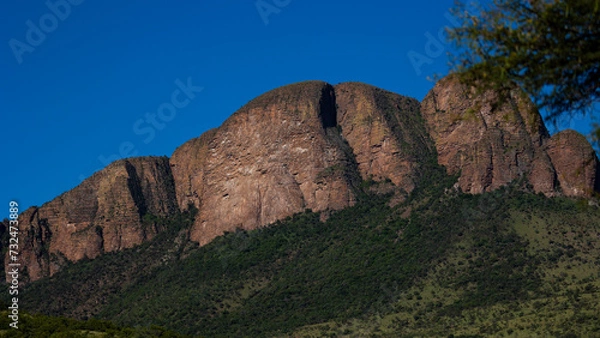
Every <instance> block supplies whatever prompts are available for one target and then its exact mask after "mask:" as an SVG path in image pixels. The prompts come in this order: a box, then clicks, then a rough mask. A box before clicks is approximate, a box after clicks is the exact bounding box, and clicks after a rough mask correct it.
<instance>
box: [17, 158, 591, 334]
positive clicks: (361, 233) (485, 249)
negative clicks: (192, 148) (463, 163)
mask: <svg viewBox="0 0 600 338" xmlns="http://www.w3.org/2000/svg"><path fill="white" fill-rule="evenodd" d="M455 182H456V179H455V178H453V177H449V176H447V175H446V174H445V172H444V170H443V168H440V167H436V168H433V169H431V170H430V172H429V174H428V175H424V178H423V181H422V184H421V185H420V186H419V187H418V189H417V190H415V191H414V192H413V193H412V194H411V195H409V197H408V198H407V199H406V201H404V202H403V203H401V204H400V205H398V206H396V207H394V208H391V207H389V205H388V197H386V196H381V195H376V194H368V193H365V196H363V197H362V198H360V199H359V201H358V202H357V204H356V205H355V206H353V207H350V208H347V209H345V210H342V211H339V212H336V213H333V214H332V215H331V216H330V217H329V219H328V220H327V221H326V222H321V221H320V215H319V214H318V213H312V212H310V211H307V212H305V213H302V214H298V215H295V216H294V217H289V218H288V219H286V220H284V221H278V222H276V223H275V224H273V225H272V226H269V227H265V228H261V229H257V230H253V231H245V230H237V231H235V232H230V233H227V234H225V235H223V236H220V237H218V238H216V239H215V240H214V241H213V242H211V243H210V244H208V245H206V246H203V247H197V246H196V245H193V244H192V243H189V242H187V241H186V239H187V237H186V234H187V229H188V228H189V227H190V225H191V222H192V219H193V215H194V214H195V210H194V208H191V209H190V211H189V212H187V213H184V214H181V215H177V216H175V217H173V218H170V219H155V220H153V222H158V223H160V224H162V225H163V226H164V228H165V229H166V230H165V231H164V232H161V233H160V234H158V235H157V237H156V238H155V239H154V240H153V241H151V242H150V243H146V244H144V245H142V246H140V247H137V248H134V249H130V250H125V251H122V252H118V253H113V254H107V255H104V256H101V257H98V258H97V259H95V260H88V261H85V262H80V263H77V264H73V265H71V266H69V267H68V268H66V269H65V270H63V271H61V272H59V273H57V274H56V275H55V276H53V277H52V278H49V279H45V280H41V281H38V282H36V283H33V284H32V285H30V286H29V287H27V288H26V289H25V290H24V292H23V297H22V300H21V301H22V304H23V306H24V307H25V308H26V309H30V310H31V309H36V310H37V311H40V312H43V313H47V314H52V315H69V316H82V315H85V316H90V317H94V318H101V319H104V320H111V321H114V322H115V323H118V324H119V325H124V326H130V327H140V328H149V327H151V326H152V325H160V326H161V327H165V328H168V329H171V330H175V331H177V332H180V333H182V334H189V335H203V336H210V337H233V336H235V337H266V336H269V337H270V336H288V335H298V336H311V335H312V336H335V335H338V336H343V335H355V336H390V337H397V336H406V337H410V336H427V337H448V335H449V334H453V335H454V336H455V337H478V336H481V337H482V336H489V335H500V334H510V333H508V330H509V329H510V330H512V331H511V332H521V333H523V332H525V334H524V335H525V336H528V335H529V336H531V334H532V333H539V332H544V333H545V335H546V336H560V335H562V334H566V333H569V332H571V331H573V332H576V333H578V334H580V333H593V332H600V331H594V330H596V329H598V330H600V327H598V325H596V326H594V325H595V324H594V323H597V322H598V321H597V316H594V313H598V312H595V309H596V308H597V307H598V302H594V299H599V298H598V297H596V296H597V295H598V290H600V283H598V276H600V275H599V274H598V272H599V270H598V267H597V264H600V261H597V257H598V255H597V252H598V251H597V249H595V247H594V243H595V242H593V236H594V235H595V234H596V233H597V232H598V231H600V224H599V222H598V219H600V217H599V216H600V212H599V211H598V210H597V208H593V207H589V206H587V205H582V204H581V203H578V202H577V201H573V200H570V199H562V198H557V199H548V198H545V197H542V196H537V195H533V194H528V193H524V192H521V191H520V189H518V187H519V185H515V186H514V187H511V188H505V189H499V190H496V191H494V192H492V193H486V194H482V195H467V194H461V193H460V192H458V191H456V190H455V189H454V188H453V185H454V183H455ZM372 184H374V183H372ZM367 185H368V184H365V186H367ZM563 232H564V234H563ZM570 238H573V240H570ZM588 243H590V244H589V245H588ZM584 261H585V263H584ZM578 264H581V265H578ZM567 266H570V267H571V268H567ZM579 266H581V268H579ZM578 269H579V270H578ZM574 274H577V277H573V276H571V275H574ZM48 292H51V293H52V295H53V296H52V297H44V296H43V295H45V294H47V293H48ZM87 304H93V306H88V305H87ZM571 310H573V311H575V310H576V311H575V312H573V313H572V315H569V316H568V317H564V318H563V317H559V316H562V315H560V314H564V313H571V312H569V311H571ZM521 312H523V313H526V314H528V315H527V316H525V315H522V316H520V315H519V313H521ZM541 313H543V314H546V315H547V316H548V319H547V322H545V321H544V318H543V317H541V315H539V314H541ZM536 316H539V317H536ZM552 316H553V317H552ZM520 317H524V318H534V320H533V321H532V323H529V322H524V321H519V320H520V319H519V318H520ZM494 318H502V320H504V321H506V323H509V321H512V322H510V323H512V324H511V326H506V325H507V324H506V323H500V322H498V320H497V319H494ZM523 320H525V319H523ZM536 321H537V322H538V324H536V325H541V324H540V323H542V324H544V325H547V327H546V328H544V330H545V331H542V330H541V326H537V327H533V326H532V325H534V323H533V322H536ZM569 321H572V322H576V323H577V328H576V329H574V328H569V327H568V326H566V325H567V323H568V322H569ZM505 324H506V325H505ZM526 325H529V326H526ZM525 328H527V329H525ZM140 330H141V329H140Z"/></svg>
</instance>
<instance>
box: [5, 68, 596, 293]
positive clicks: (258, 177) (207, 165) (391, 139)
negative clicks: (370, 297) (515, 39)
mask: <svg viewBox="0 0 600 338" xmlns="http://www.w3.org/2000/svg"><path fill="white" fill-rule="evenodd" d="M436 157H437V163H439V164H441V165H443V166H445V167H446V169H447V170H448V173H449V174H451V175H459V178H458V185H459V187H460V188H461V189H462V191H464V192H468V193H482V192H485V191H491V190H494V189H497V188H499V187H502V186H505V185H507V184H509V183H510V182H512V181H514V180H519V179H522V180H526V181H527V182H528V184H530V185H531V186H532V190H533V191H534V192H541V193H543V194H545V195H546V196H555V195H565V196H574V197H589V196H591V195H592V194H593V193H594V191H598V190H599V186H600V178H599V177H600V175H599V174H598V172H599V170H600V166H599V165H598V159H597V158H596V155H595V152H594V150H593V149H592V147H591V146H590V144H589V143H588V142H587V141H586V140H585V138H584V137H583V136H582V135H580V134H578V133H577V132H575V131H563V132H560V133H558V134H556V135H554V136H552V137H550V135H549V133H548V131H547V129H546V127H545V126H544V123H543V122H542V119H541V116H540V115H539V113H538V112H537V110H536V109H535V107H534V106H533V104H532V103H531V102H530V101H529V100H528V99H527V97H526V96H525V95H524V94H523V93H522V92H520V91H519V90H517V89H515V90H514V91H513V92H512V93H511V95H510V97H508V98H500V97H499V96H498V95H497V94H496V93H493V92H489V91H488V92H485V93H479V92H478V91H477V90H476V89H475V88H466V87H465V86H463V85H462V84H460V83H459V82H458V81H457V80H456V79H455V78H453V77H447V78H444V79H442V80H441V81H439V82H438V83H437V84H436V85H435V87H434V88H433V89H432V90H431V92H430V93H428V94H427V96H426V97H425V99H424V100H423V102H422V103H419V102H418V101H416V100H414V99H411V98H407V97H403V96H401V95H397V94H394V93H391V92H388V91H385V90H382V89H379V88H376V87H373V86H369V85H366V84H362V83H352V82H350V83H342V84H338V85H336V86H332V85H329V84H327V83H325V82H321V81H308V82H302V83H297V84H292V85H288V86H284V87H281V88H277V89H275V90H272V91H270V92H267V93H265V94H263V95H261V96H259V97H257V98H255V99H254V100H252V101H250V102H249V103H248V104H246V105H245V106H244V107H242V108H241V109H240V110H238V111H237V112H235V113H234V114H233V115H232V116H231V117H230V118H229V119H227V120H226V121H225V122H224V123H223V125H222V126H220V127H219V128H216V129H213V130H209V131H207V132H205V133H204V134H203V135H201V136H200V137H199V138H196V139H192V140H190V141H188V142H186V143H184V144H183V145H181V146H180V147H179V148H177V149H176V150H175V152H174V153H173V155H172V157H171V158H170V159H168V158H165V157H162V158H156V157H141V158H131V159H125V160H120V161H117V162H115V163H113V164H111V165H109V166H108V167H106V168H105V169H103V170H101V171H99V172H97V173H95V174H94V175H93V176H91V177H90V178H88V179H87V180H85V181H84V182H82V183H81V184H80V185H79V186H77V187H76V188H74V189H73V190H71V191H68V192H66V193H64V194H62V195H61V196H59V197H57V198H55V199H54V200H52V201H50V202H48V203H46V204H44V205H43V206H41V207H33V208H30V209H29V210H27V211H25V212H24V213H23V214H22V215H21V216H20V226H21V228H20V229H21V231H20V236H21V241H22V243H23V246H22V248H21V250H22V252H21V259H22V260H23V263H24V266H25V267H26V273H25V279H24V280H23V281H24V282H28V281H35V280H37V279H40V278H42V277H45V276H51V275H53V274H54V273H56V272H57V271H59V270H60V269H61V268H62V267H64V266H66V265H67V264H69V263H71V262H77V261H79V260H81V259H83V258H90V259H91V258H95V257H97V256H98V255H100V254H103V253H107V252H113V251H118V250H122V249H126V248H131V247H134V246H137V245H139V244H141V243H143V242H146V241H148V240H150V239H152V237H153V236H155V235H156V234H157V233H158V232H160V231H163V230H164V229H163V228H161V227H160V226H157V224H156V222H155V220H156V219H158V218H160V217H166V216H169V215H174V214H175V213H177V212H180V211H185V210H187V209H188V208H189V207H190V206H192V205H193V206H194V207H195V208H197V209H198V210H199V213H198V216H197V217H196V219H195V221H194V224H193V225H192V227H191V228H190V229H189V237H190V240H191V241H194V242H197V243H199V244H200V245H205V244H207V243H209V242H210V241H212V240H213V239H214V238H215V237H217V236H219V235H221V234H223V233H224V232H226V231H234V230H235V229H238V228H239V229H245V230H251V229H256V228H258V227H260V226H264V225H267V224H270V223H273V222H275V221H277V220H281V219H284V218H285V217H288V216H291V215H293V214H296V213H298V212H302V211H304V210H305V209H310V210H312V211H315V212H323V214H322V215H323V216H322V219H325V218H326V217H327V215H328V214H329V213H330V212H332V211H336V210H341V209H344V208H346V207H349V206H352V205H354V204H355V203H356V196H357V193H359V192H358V190H357V189H358V187H359V185H360V182H361V181H365V180H373V181H376V182H383V181H386V182H389V184H388V186H387V187H384V188H383V189H384V190H385V189H392V190H393V191H395V194H396V195H395V198H394V200H395V202H393V203H397V202H398V201H402V200H404V199H405V198H406V197H407V196H408V194H409V193H410V192H412V191H413V190H414V189H415V187H417V186H418V185H419V182H420V181H421V180H422V179H423V178H424V173H425V169H426V168H428V167H431V166H432V165H433V164H435V162H436ZM7 260H8V256H5V262H8V261H7Z"/></svg>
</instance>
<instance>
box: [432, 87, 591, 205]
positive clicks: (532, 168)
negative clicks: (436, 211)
mask: <svg viewBox="0 0 600 338" xmlns="http://www.w3.org/2000/svg"><path fill="white" fill-rule="evenodd" d="M421 113H422V115H423V117H424V118H425V120H426V121H427V129H428V131H429V134H430V135H431V137H432V138H433V140H434V142H435V146H436V148H437V153H438V159H439V163H440V164H442V165H444V166H446V168H447V169H448V172H449V173H450V174H459V173H460V177H459V185H460V187H461V189H462V190H463V191H464V192H468V193H482V192H485V191H490V190H493V189H496V188H498V187H501V186H503V185H506V184H508V183H509V182H511V181H513V180H517V179H523V178H526V179H528V181H529V183H530V184H531V185H532V186H533V189H534V191H535V192H540V193H543V194H545V195H547V196H554V195H557V194H559V193H562V194H564V195H566V196H581V197H587V196H590V195H591V194H592V192H593V191H594V186H595V185H596V182H595V181H596V175H595V172H596V166H597V160H596V157H595V154H594V151H593V149H592V147H591V146H590V144H589V143H588V142H587V141H586V140H585V137H583V136H582V135H579V134H578V133H576V132H574V131H569V132H563V133H559V134H557V135H555V136H554V137H552V138H550V135H549V133H548V131H547V129H546V127H545V126H544V123H543V121H542V118H541V116H540V114H539V112H538V111H537V110H536V108H535V106H534V105H533V104H532V103H531V101H530V100H529V99H528V98H527V97H526V96H525V95H524V94H523V93H522V92H521V91H519V90H517V89H515V90H513V91H512V92H511V93H510V95H509V96H508V97H503V98H500V97H499V96H498V94H497V93H495V92H492V91H487V92H483V93H480V92H478V91H477V90H476V89H475V88H467V87H466V86H464V85H462V84H461V83H460V82H459V81H458V79H457V78H455V77H452V76H451V77H446V78H444V79H442V80H441V81H439V82H438V83H437V84H436V85H435V87H434V88H433V89H432V90H431V91H430V92H429V93H428V94H427V96H426V97H425V98H424V99H423V102H422V107H421Z"/></svg>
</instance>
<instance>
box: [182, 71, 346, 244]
mask: <svg viewBox="0 0 600 338" xmlns="http://www.w3.org/2000/svg"><path fill="white" fill-rule="evenodd" d="M335 119H336V116H335V96H334V92H333V88H332V87H331V86H330V85H328V84H326V83H324V82H318V81H310V82H303V83H298V84H294V85H289V86H285V87H282V88H278V89H276V90H273V91H270V92H268V93H266V94H264V95H261V96H259V97H258V98H256V99H254V100H252V101H251V102H249V103H248V104H247V105H246V106H244V107H242V108H241V109H240V110H239V111H237V112H236V113H235V114H234V115H232V116H231V117H230V118H229V119H228V120H227V121H225V123H224V124H223V125H222V126H221V127H219V128H218V129H217V130H215V131H211V132H209V133H208V134H205V135H203V136H202V137H200V138H199V139H197V140H194V141H191V142H188V143H186V144H185V145H183V146H182V147H181V148H179V149H177V150H176V151H175V152H174V154H173V165H174V166H173V172H174V173H175V176H176V177H177V179H176V182H177V193H178V202H179V203H180V206H181V207H184V204H186V203H188V202H190V201H191V202H193V203H195V204H196V205H197V206H198V207H199V209H200V210H199V215H198V217H197V219H196V221H195V224H194V226H193V228H192V229H191V234H190V237H191V239H192V240H194V241H197V242H199V243H200V244H201V245H203V244H206V243H208V242H210V241H211V240H212V239H213V238H215V237H216V236H219V235H221V234H222V233H223V232H225V231H232V230H234V229H236V228H243V229H254V228H257V227H259V226H262V225H266V224H269V223H271V222H274V221H276V220H279V219H282V218H285V217H287V216H290V215H292V214H294V213H298V212H301V211H304V210H305V209H307V208H308V209H312V210H314V211H323V210H338V209H342V208H344V207H347V206H349V205H352V204H353V203H354V193H353V191H352V186H351V183H350V180H349V178H348V177H346V175H345V172H346V168H347V167H348V164H349V161H350V159H348V158H347V156H346V155H345V153H344V151H343V149H342V147H341V146H340V141H341V137H340V135H339V133H338V132H336V130H335V128H333V127H335V125H336V121H335ZM191 162H193V163H191ZM180 180H183V181H180Z"/></svg>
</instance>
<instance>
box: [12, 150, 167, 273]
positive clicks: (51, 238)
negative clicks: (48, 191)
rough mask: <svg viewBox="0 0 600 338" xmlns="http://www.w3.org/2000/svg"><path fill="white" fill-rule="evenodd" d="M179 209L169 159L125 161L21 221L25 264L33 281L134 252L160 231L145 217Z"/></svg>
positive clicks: (21, 217) (33, 208) (133, 159)
mask: <svg viewBox="0 0 600 338" xmlns="http://www.w3.org/2000/svg"><path fill="white" fill-rule="evenodd" d="M177 209H178V207H177V204H176V200H175V187H174V184H173V177H172V175H171V169H170V166H169V160H168V159H167V158H166V157H143V158H132V159H127V160H120V161H117V162H114V163H112V164H110V165H109V166H108V167H106V168H105V169H103V170H101V171H99V172H96V173H95V174H93V175H92V176H91V177H90V178H88V179H86V180H85V181H83V182H82V183H81V184H80V185H78V186H77V187H75V188H74V189H72V190H70V191H68V192H66V193H64V194H62V195H60V196H58V197H57V198H55V199H53V200H52V201H50V202H48V203H46V204H44V205H43V206H41V207H39V208H38V207H32V208H29V209H28V210H26V211H25V212H23V213H22V214H21V215H20V217H19V221H20V222H19V230H20V231H19V235H20V238H19V242H20V243H21V246H20V259H21V263H22V264H23V265H24V266H25V267H26V269H27V274H28V278H29V279H30V280H32V281H33V280H36V279H39V278H41V277H45V276H51V275H52V274H54V273H55V272H57V271H58V270H60V268H61V267H62V266H63V265H64V264H65V263H67V262H68V261H70V262H75V261H78V260H80V259H82V258H85V257H87V258H94V257H96V256H98V255H100V254H101V253H104V252H111V251H116V250H121V249H125V248H131V247H134V246H136V245H139V244H141V243H142V242H143V241H145V240H147V239H150V238H152V237H153V236H154V235H155V234H156V233H157V231H159V230H160V229H157V228H156V227H155V226H154V225H153V224H148V222H143V217H144V215H154V216H167V215H170V214H172V213H174V212H175V211H176V210H177Z"/></svg>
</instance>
